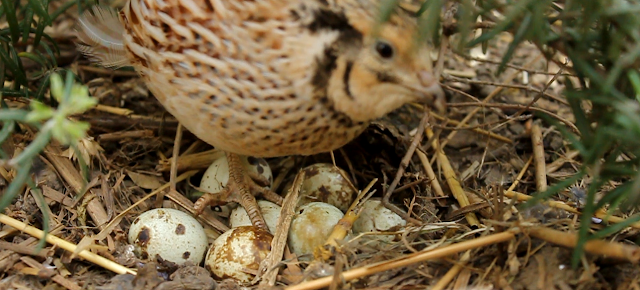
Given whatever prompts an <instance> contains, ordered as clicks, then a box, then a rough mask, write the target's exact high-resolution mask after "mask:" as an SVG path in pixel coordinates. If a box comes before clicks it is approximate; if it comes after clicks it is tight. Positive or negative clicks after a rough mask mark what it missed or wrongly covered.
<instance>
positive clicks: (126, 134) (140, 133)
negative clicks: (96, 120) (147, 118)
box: [96, 130, 153, 142]
mask: <svg viewBox="0 0 640 290" xmlns="http://www.w3.org/2000/svg"><path fill="white" fill-rule="evenodd" d="M150 137H153V131H152V130H133V131H119V132H113V133H105V134H100V135H98V136H97V138H96V140H98V141H102V142H110V141H120V140H122V139H127V138H150Z"/></svg>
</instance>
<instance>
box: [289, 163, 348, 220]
mask: <svg viewBox="0 0 640 290" xmlns="http://www.w3.org/2000/svg"><path fill="white" fill-rule="evenodd" d="M302 170H303V171H304V173H305V180H304V181H303V182H302V185H301V187H300V196H301V197H302V198H301V199H300V202H299V203H298V207H300V206H302V205H305V204H308V203H310V202H324V203H328V204H331V205H333V206H335V207H337V208H338V209H340V210H341V211H342V212H343V213H344V212H346V211H347V210H348V209H349V206H351V203H352V202H353V200H354V198H355V197H356V195H357V193H356V191H355V190H353V188H352V187H351V186H350V185H349V182H348V181H347V180H346V179H345V178H344V177H343V175H342V174H344V176H348V175H347V173H346V172H345V171H344V170H342V169H340V168H338V167H335V166H333V164H328V163H316V164H313V165H311V166H308V167H305V168H304V169H302ZM341 173H342V174H341Z"/></svg>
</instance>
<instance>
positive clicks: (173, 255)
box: [128, 208, 208, 264]
mask: <svg viewBox="0 0 640 290" xmlns="http://www.w3.org/2000/svg"><path fill="white" fill-rule="evenodd" d="M128 240H129V243H130V244H132V245H134V252H135V253H136V255H137V256H138V257H140V258H141V259H144V260H146V259H151V260H155V259H156V258H157V257H160V258H162V259H163V260H165V261H169V262H173V263H176V264H183V263H185V262H187V261H191V262H193V263H195V264H199V263H200V262H201V261H202V258H203V257H204V253H205V251H206V250H207V245H208V241H207V235H206V234H205V231H204V228H203V227H202V225H201V224H200V223H199V222H198V221H197V220H196V219H195V218H194V217H192V216H191V215H189V214H187V213H185V212H182V211H179V210H176V209H170V208H157V209H152V210H149V211H146V212H144V213H142V214H141V215H139V216H138V217H137V218H136V219H135V220H134V221H133V223H132V224H131V227H130V228H129V235H128Z"/></svg>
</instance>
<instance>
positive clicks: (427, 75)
mask: <svg viewBox="0 0 640 290" xmlns="http://www.w3.org/2000/svg"><path fill="white" fill-rule="evenodd" d="M419 76H420V82H421V84H422V86H421V89H420V90H418V91H419V92H420V95H421V96H422V98H421V100H420V101H421V102H422V103H425V104H427V105H429V106H431V107H433V108H435V109H436V111H438V113H440V114H444V113H446V111H447V100H446V98H445V94H444V90H442V87H440V84H439V83H438V80H437V79H436V78H435V77H434V76H433V74H432V73H431V72H426V71H422V72H420V74H419Z"/></svg>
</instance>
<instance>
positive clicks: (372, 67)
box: [78, 0, 444, 226]
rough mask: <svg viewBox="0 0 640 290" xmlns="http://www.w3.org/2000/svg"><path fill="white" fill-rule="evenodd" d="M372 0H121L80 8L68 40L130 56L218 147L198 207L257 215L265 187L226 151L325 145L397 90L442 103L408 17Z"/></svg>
mask: <svg viewBox="0 0 640 290" xmlns="http://www.w3.org/2000/svg"><path fill="white" fill-rule="evenodd" d="M382 2H383V0H300V1H291V0H254V1H249V0H228V1H222V0H208V1H205V0H130V1H129V2H128V3H127V4H126V5H125V6H124V8H123V9H122V10H121V11H120V12H116V11H115V10H113V9H111V8H105V7H98V6H96V7H94V8H93V9H91V10H90V11H87V12H86V13H84V14H83V15H82V16H81V18H80V19H79V22H78V39H79V41H80V43H79V44H78V48H79V50H80V51H81V52H83V53H84V54H85V55H87V56H88V57H89V58H91V59H92V60H94V61H96V62H99V63H100V64H102V65H103V66H105V67H121V66H133V67H134V68H135V70H136V71H137V72H138V73H139V74H140V76H141V77H142V78H143V79H144V80H145V82H146V84H147V86H148V88H149V90H150V91H151V92H152V93H153V95H154V96H155V97H156V98H157V99H158V100H159V101H160V103H161V104H162V105H163V106H164V107H165V108H166V109H167V111H168V112H170V113H171V114H172V115H173V116H175V117H176V118H177V119H178V120H179V121H180V122H181V123H182V125H184V126H185V127H186V128H187V129H188V130H189V131H191V132H192V133H194V134H195V135H196V136H197V137H198V138H200V139H202V140H203V141H206V142H207V143H209V144H211V145H213V146H215V147H216V148H218V149H221V150H223V151H225V152H227V157H228V161H229V165H230V168H232V170H231V174H230V179H229V184H228V185H227V189H225V191H224V192H223V193H219V194H217V195H216V196H212V195H206V196H205V197H203V199H201V200H199V202H197V203H196V207H197V208H198V209H199V210H202V208H203V207H204V206H205V205H207V204H219V203H222V202H224V201H231V200H232V201H239V202H240V203H241V204H242V205H243V206H244V207H245V208H246V209H247V212H248V213H249V216H250V217H251V219H252V221H253V222H254V225H256V226H264V222H263V220H262V216H261V215H260V213H259V212H258V211H257V206H255V198H254V197H253V194H256V193H259V192H262V193H265V190H264V189H262V187H259V186H257V185H256V183H255V182H254V179H253V178H254V177H255V176H252V177H249V175H248V174H247V173H246V172H244V171H243V170H242V168H241V166H240V165H239V164H240V162H239V161H238V156H236V154H240V155H250V156H256V157H275V156H283V155H310V154H317V153H321V152H328V151H331V150H334V149H336V148H339V147H341V146H343V145H345V144H346V143H348V142H349V141H351V140H353V139H354V138H355V137H356V136H358V135H359V134H360V133H361V132H362V131H363V130H364V129H365V128H366V126H367V124H368V122H370V121H372V120H374V119H376V118H379V117H382V116H383V115H385V114H387V113H389V112H391V111H392V110H395V109H396V108H398V107H400V106H402V105H403V104H406V103H408V102H423V103H426V104H428V105H431V106H434V107H436V108H437V109H439V110H442V109H443V108H444V94H443V92H442V90H441V88H440V86H439V85H438V81H437V79H436V78H435V77H434V76H433V74H432V67H431V61H430V59H429V53H428V48H427V46H426V44H423V43H417V42H416V41H415V39H416V38H417V35H416V34H417V31H418V30H417V25H416V19H415V17H413V15H411V13H410V12H408V11H405V10H403V9H401V8H396V9H395V11H394V13H392V14H391V16H390V18H389V19H388V20H386V21H384V22H381V21H380V15H381V14H380V4H381V3H382ZM267 196H272V193H270V192H269V193H268V194H267Z"/></svg>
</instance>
